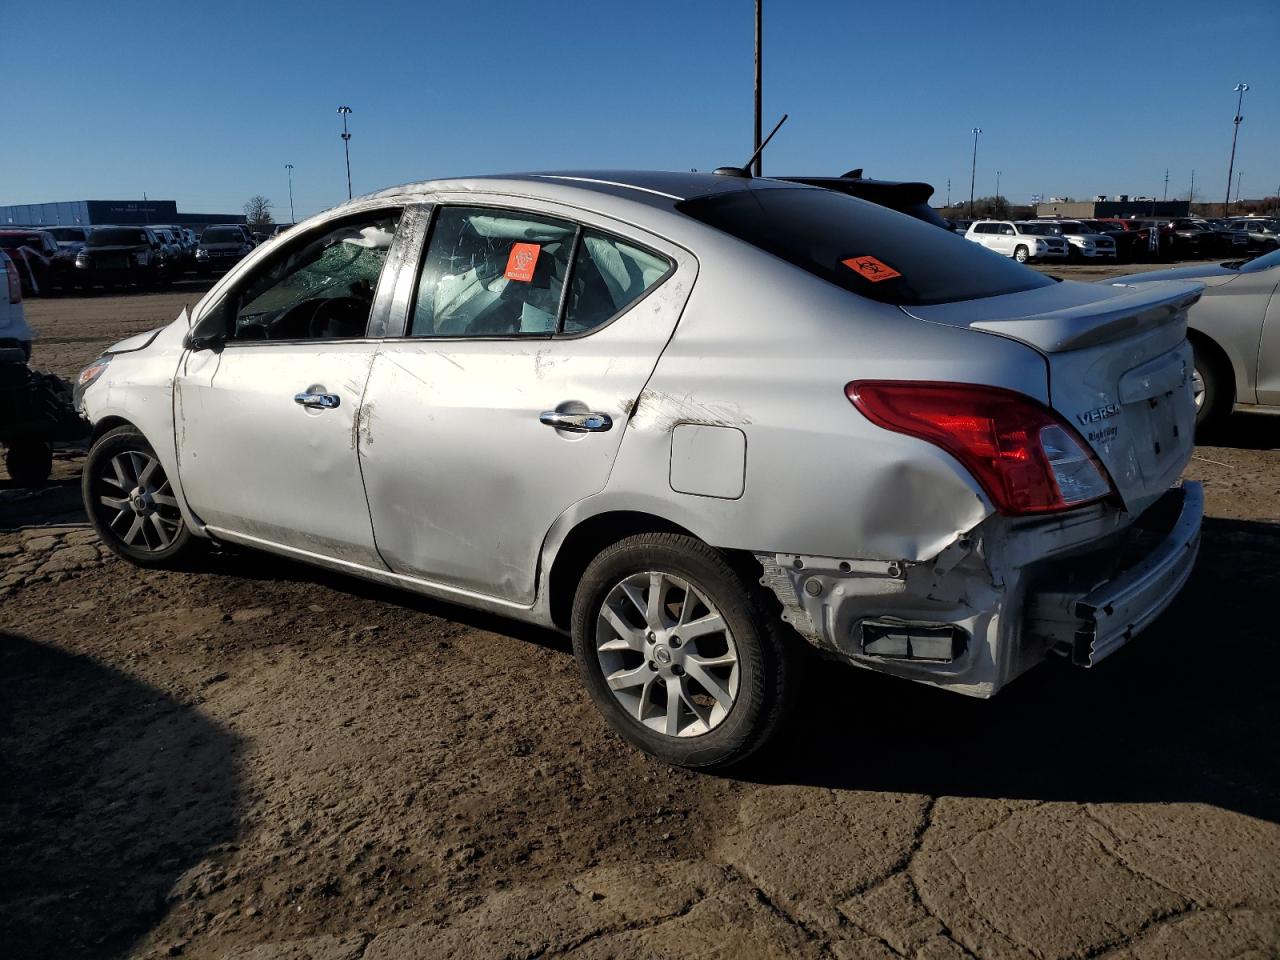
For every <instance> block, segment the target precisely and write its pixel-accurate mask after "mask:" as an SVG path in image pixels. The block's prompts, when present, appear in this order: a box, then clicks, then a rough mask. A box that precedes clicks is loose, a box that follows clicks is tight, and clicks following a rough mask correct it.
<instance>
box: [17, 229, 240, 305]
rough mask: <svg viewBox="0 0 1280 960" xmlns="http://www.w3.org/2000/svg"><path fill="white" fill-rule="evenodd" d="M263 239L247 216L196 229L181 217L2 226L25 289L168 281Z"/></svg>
mask: <svg viewBox="0 0 1280 960" xmlns="http://www.w3.org/2000/svg"><path fill="white" fill-rule="evenodd" d="M259 242H260V241H259V240H257V239H255V236H254V235H253V234H252V233H250V230H249V228H248V227H247V226H245V225H244V224H236V223H231V224H212V225H210V226H208V227H206V228H205V229H204V231H203V232H202V233H201V234H200V235H199V236H198V237H197V236H196V233H195V231H194V230H192V229H190V228H189V227H183V226H179V225H177V224H146V225H140V224H135V225H129V226H124V225H100V226H91V227H84V226H54V227H15V228H5V229H0V250H3V251H4V252H5V253H6V254H7V255H8V258H9V260H10V262H11V263H12V265H13V268H14V270H15V271H16V272H17V275H18V278H19V282H20V284H21V287H22V293H23V295H24V296H27V297H34V296H41V295H47V294H50V293H52V292H55V291H57V290H69V289H88V288H93V287H98V286H102V287H114V286H138V287H148V288H155V287H163V286H167V285H168V284H169V283H172V282H173V281H174V280H175V279H178V278H180V277H181V276H183V275H184V274H186V273H190V272H193V271H194V272H196V273H198V274H200V275H201V276H209V275H211V274H213V273H220V272H224V271H226V270H228V269H230V267H231V266H233V265H234V264H236V263H238V262H239V261H240V260H241V259H242V258H243V257H244V256H245V255H246V254H247V253H249V252H250V251H251V250H253V248H254V247H255V246H257V245H258V243H259Z"/></svg>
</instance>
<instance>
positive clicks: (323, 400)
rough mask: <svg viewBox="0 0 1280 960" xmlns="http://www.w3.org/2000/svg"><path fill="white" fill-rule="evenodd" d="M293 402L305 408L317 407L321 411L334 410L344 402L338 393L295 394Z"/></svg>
mask: <svg viewBox="0 0 1280 960" xmlns="http://www.w3.org/2000/svg"><path fill="white" fill-rule="evenodd" d="M293 402H294V403H297V404H301V405H302V406H304V407H317V408H319V409H321V410H332V409H333V408H334V407H336V406H338V404H340V403H341V402H342V401H341V400H340V399H338V395H337V394H336V393H295V394H294V395H293Z"/></svg>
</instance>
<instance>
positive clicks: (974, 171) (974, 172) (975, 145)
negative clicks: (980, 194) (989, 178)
mask: <svg viewBox="0 0 1280 960" xmlns="http://www.w3.org/2000/svg"><path fill="white" fill-rule="evenodd" d="M972 132H973V166H972V167H971V168H970V170H969V216H971V217H973V216H976V214H975V213H974V206H973V184H974V180H975V179H976V178H977V176H978V134H980V133H981V132H982V128H981V127H974V128H973V131H972Z"/></svg>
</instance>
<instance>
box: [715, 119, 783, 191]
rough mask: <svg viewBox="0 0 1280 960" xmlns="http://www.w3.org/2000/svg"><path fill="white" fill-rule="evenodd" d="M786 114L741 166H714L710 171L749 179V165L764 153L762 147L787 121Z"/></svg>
mask: <svg viewBox="0 0 1280 960" xmlns="http://www.w3.org/2000/svg"><path fill="white" fill-rule="evenodd" d="M788 116H789V114H785V113H784V114H783V115H782V119H781V120H779V121H778V122H777V124H775V125H774V128H773V129H772V130H770V131H769V135H768V136H767V137H765V138H764V140H763V141H762V142H761V144H760V146H758V147H756V152H755V153H753V154H752V155H751V156H750V157H749V158H748V160H747V162H746V163H744V164H743V165H742V166H740V167H716V169H715V170H713V171H712V172H713V173H716V174H719V175H720V176H722V177H742V178H743V179H745V180H750V179H751V165H752V164H753V163H755V162H756V157H758V156H760V154H762V153H764V148H765V147H767V146H768V145H769V141H770V140H772V139H773V135H774V134H775V133H777V132H778V130H779V129H780V128H781V127H782V125H783V124H784V123H786V122H787V117H788Z"/></svg>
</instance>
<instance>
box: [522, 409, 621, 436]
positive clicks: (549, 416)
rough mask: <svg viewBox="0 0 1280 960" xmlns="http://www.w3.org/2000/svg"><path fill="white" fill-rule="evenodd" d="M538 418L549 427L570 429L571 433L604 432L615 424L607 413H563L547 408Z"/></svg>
mask: <svg viewBox="0 0 1280 960" xmlns="http://www.w3.org/2000/svg"><path fill="white" fill-rule="evenodd" d="M538 420H539V421H540V422H542V423H545V424H546V425H547V426H548V427H555V428H556V429H557V430H568V431H569V432H570V433H604V432H605V431H606V430H608V429H609V428H610V427H612V426H613V418H612V417H610V416H609V415H608V414H607V413H561V412H560V411H558V410H547V411H546V412H545V413H541V414H539V415H538Z"/></svg>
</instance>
